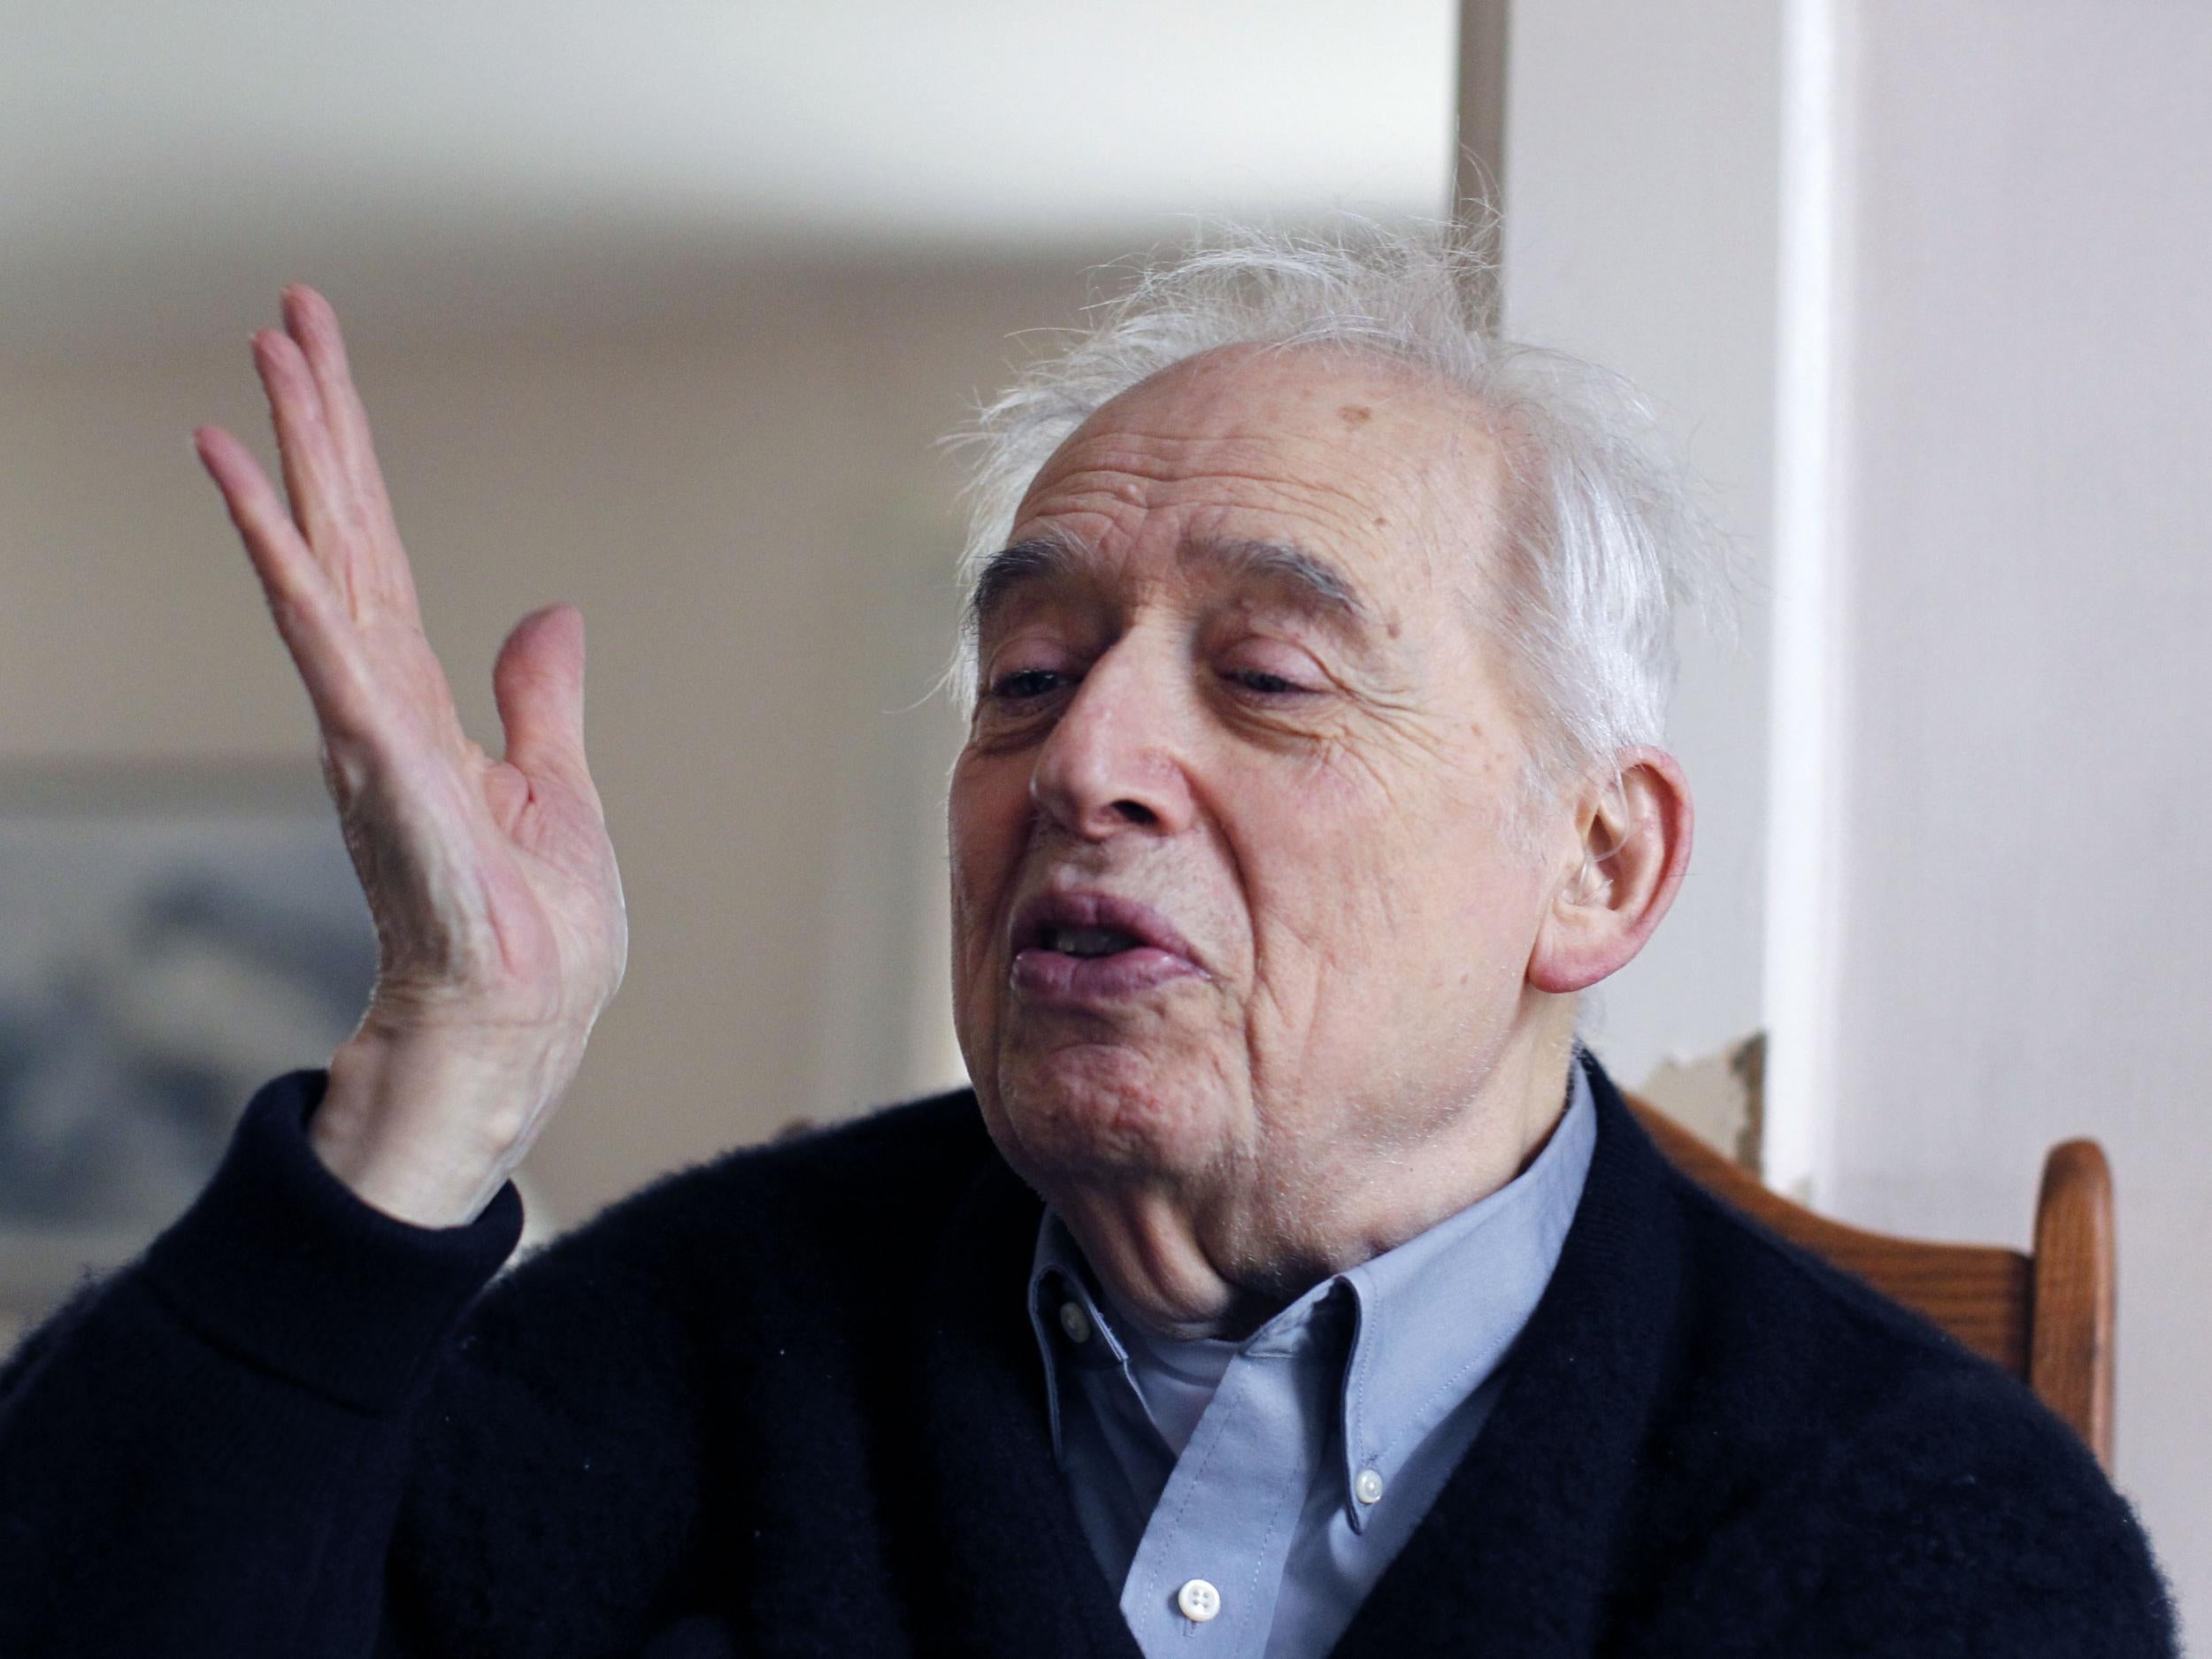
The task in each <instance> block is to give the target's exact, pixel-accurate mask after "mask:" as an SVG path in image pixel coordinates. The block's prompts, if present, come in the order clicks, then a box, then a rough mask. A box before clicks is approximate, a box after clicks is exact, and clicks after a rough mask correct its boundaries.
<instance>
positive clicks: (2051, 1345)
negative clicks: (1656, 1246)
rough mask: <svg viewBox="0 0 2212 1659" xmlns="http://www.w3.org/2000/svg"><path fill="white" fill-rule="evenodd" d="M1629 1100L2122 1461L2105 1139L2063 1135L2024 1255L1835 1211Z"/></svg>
mask: <svg viewBox="0 0 2212 1659" xmlns="http://www.w3.org/2000/svg"><path fill="white" fill-rule="evenodd" d="M1627 1100H1628V1104H1629V1108H1630V1110H1632V1111H1633V1112H1634V1113H1635V1114H1636V1117H1637V1119H1638V1121H1639V1122H1640V1123H1641V1124H1642V1125H1644V1127H1645V1129H1646V1130H1647V1131H1648V1132H1649V1133H1650V1135H1651V1138H1652V1139H1653V1140H1654V1141H1656V1142H1657V1143H1658V1144H1659V1148H1660V1149H1661V1150H1662V1151H1663V1152H1664V1153H1665V1154H1666V1155H1667V1156H1668V1157H1669V1158H1670V1159H1671V1161H1672V1162H1673V1164H1674V1165H1675V1167H1676V1168H1677V1169H1679V1170H1680V1171H1682V1172H1683V1173H1684V1174H1686V1175H1687V1176H1689V1177H1691V1179H1694V1180H1695V1181H1696V1182H1697V1183H1698V1184H1699V1185H1700V1186H1701V1187H1704V1188H1705V1189H1706V1190H1707V1191H1709V1192H1710V1193H1712V1194H1714V1195H1715V1196H1717V1197H1718V1198H1721V1199H1723V1200H1724V1201H1725V1202H1728V1203H1730V1204H1732V1205H1734V1206H1735V1207H1736V1208H1737V1209H1738V1210H1742V1211H1743V1212H1744V1213H1746V1214H1747V1215H1748V1216H1750V1217H1752V1218H1753V1219H1755V1220H1756V1221H1760V1222H1763V1223H1764V1224H1765V1225H1767V1226H1769V1227H1770V1228H1771V1229H1773V1231H1775V1232H1776V1233H1780V1234H1781V1235H1782V1236H1783V1237H1784V1238H1786V1239H1788V1240H1791V1241H1792V1242H1793V1243H1795V1244H1801V1245H1803V1246H1804V1247H1805V1248H1808V1249H1809V1250H1811V1251H1812V1252H1813V1253H1814V1254H1815V1255H1816V1256H1821V1257H1823V1258H1824V1259H1825V1260H1826V1261H1828V1262H1831V1263H1833V1264H1834V1265H1836V1266H1838V1267H1840V1268H1842V1269H1843V1270H1844V1271H1846V1272H1848V1273H1855V1274H1856V1275H1857V1276H1858V1277H1859V1278H1861V1279H1864V1280H1865V1281H1866V1282H1867V1283H1868V1284H1870V1285H1871V1286H1873V1287H1874V1288H1875V1289H1876V1290H1878V1291H1880V1292H1881V1293H1882V1294H1884V1295H1886V1296H1888V1297H1889V1298H1890V1299H1891V1300H1892V1301H1894V1302H1902V1303H1904V1304H1905V1306H1907V1307H1908V1308H1911V1309H1913V1310H1916V1312H1919V1313H1921V1314H1924V1315H1925V1316H1926V1317H1928V1318H1930V1319H1932V1320H1933V1321H1934V1322H1935V1323H1936V1324H1937V1325H1940V1326H1941V1327H1942V1328H1943V1329H1944V1330H1946V1331H1948V1332H1949V1333H1951V1334H1952V1335H1953V1336H1955V1337H1956V1338H1957V1339H1958V1340H1960V1341H1961V1342H1962V1343H1964V1344H1965V1345H1966V1346H1967V1347H1968V1348H1971V1349H1973V1350H1974V1351H1975V1352H1976V1353H1978V1354H1980V1355H1983V1356H1985V1357H1986V1358H1989V1359H1992V1360H1994V1361H1995V1362H1996V1363H1998V1364H2000V1365H2001V1366H2003V1367H2004V1368H2005V1369H2006V1370H2007V1371H2010V1372H2011V1373H2012V1374H2013V1375H2014V1376H2016V1377H2017V1378H2019V1379H2021V1380H2022V1381H2023V1382H2024V1383H2026V1384H2027V1385H2028V1386H2029V1387H2031V1388H2032V1389H2033V1390H2034V1391H2035V1394H2036V1396H2037V1398H2039V1399H2040V1400H2041V1401H2042V1402H2043V1403H2044V1404H2046V1405H2047V1406H2048V1407H2050V1408H2051V1409H2052V1410H2053V1411H2055V1412H2056V1413H2057V1414H2058V1415H2059V1416H2060V1417H2063V1418H2064V1419H2065V1420H2066V1421H2067V1422H2068V1423H2070V1424H2071V1425H2073V1427H2074V1431H2075V1432H2076V1433H2078V1434H2079V1435H2080V1436H2081V1437H2082V1439H2083V1440H2085V1441H2086V1442H2088V1445H2089V1448H2090V1450H2091V1451H2093V1452H2094V1453H2095V1454H2096V1455H2097V1461H2098V1462H2099V1463H2101V1464H2102V1465H2103V1466H2104V1470H2105V1472H2106V1473H2107V1474H2108V1475H2109V1474H2110V1473H2111V1472H2112V1403H2113V1402H2112V1371H2113V1350H2112V1328H2113V1311H2114V1305H2115V1286H2114V1259H2113V1223H2112V1174H2111V1171H2110V1169H2109V1167H2108V1165H2107V1164H2106V1162H2105V1156H2104V1152H2103V1149H2102V1148H2100V1147H2099V1146H2098V1145H2097V1143H2096V1142H2095V1141H2087V1140H2076V1141H2061V1142H2060V1143H2059V1144H2058V1145H2056V1146H2055V1147H2053V1148H2051V1149H2050V1152H2049V1153H2048V1154H2047V1156H2046V1157H2045V1158H2044V1160H2043V1183H2042V1190H2041V1191H2040V1192H2039V1194H2038V1195H2037V1198H2036V1204H2035V1249H2034V1253H2033V1254H2032V1255H2028V1256H2024V1255H2022V1254H2021V1253H2020V1252H2019V1251H2017V1250H2012V1249H2007V1248H2004V1247H2003V1246H2001V1245H1984V1244H1939V1243H1932V1242H1930V1241H1928V1240H1921V1239H1901V1238H1896V1237H1893V1236H1892V1235H1890V1234H1888V1233H1870V1232H1867V1231H1866V1230H1865V1229H1863V1228H1860V1227H1854V1226H1848V1225H1845V1224H1844V1223H1842V1222H1840V1221H1831V1220H1829V1219H1828V1218H1827V1217H1824V1216H1821V1215H1818V1214H1816V1213H1815V1212H1814V1211H1813V1210H1808V1209H1807V1208H1806V1207H1805V1206H1804V1205H1802V1204H1800V1203H1797V1202H1793V1200H1790V1199H1787V1198H1785V1197H1783V1196H1782V1195H1781V1194H1779V1193H1777V1192H1772V1191H1770V1190H1769V1189H1768V1188H1767V1187H1765V1186H1764V1185H1763V1183H1762V1182H1761V1181H1760V1180H1759V1179H1758V1178H1757V1177H1756V1176H1755V1175H1753V1174H1752V1173H1751V1172H1750V1171H1748V1170H1746V1169H1744V1168H1742V1167H1741V1166H1740V1165H1738V1164H1734V1163H1732V1162H1731V1161H1730V1160H1729V1159H1728V1158H1726V1157H1724V1156H1722V1155H1721V1154H1720V1153H1718V1152H1717V1151H1715V1150H1714V1149H1713V1148H1711V1147H1709V1146H1708V1145H1707V1144H1706V1143H1705V1142H1704V1141H1701V1140H1700V1139H1699V1138H1698V1136H1697V1135H1696V1134H1694V1133H1693V1132H1691V1131H1690V1130H1688V1129H1686V1128H1684V1127H1683V1126H1682V1125H1680V1124H1678V1123H1677V1122H1675V1121H1674V1120H1673V1119H1672V1118H1669V1117H1668V1116H1667V1115H1666V1114H1665V1113H1664V1112H1663V1111H1661V1110H1659V1109H1658V1108H1657V1107H1655V1106H1654V1105H1652V1104H1651V1103H1650V1102H1648V1101H1645V1100H1641V1099H1640V1098H1638V1097H1637V1096H1636V1095H1633V1094H1630V1095H1628V1096H1627Z"/></svg>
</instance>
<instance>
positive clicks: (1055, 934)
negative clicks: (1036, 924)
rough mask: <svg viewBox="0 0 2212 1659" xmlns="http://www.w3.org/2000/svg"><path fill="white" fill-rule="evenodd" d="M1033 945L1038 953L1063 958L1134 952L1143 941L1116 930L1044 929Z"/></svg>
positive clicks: (1085, 928) (1128, 933) (1122, 930)
mask: <svg viewBox="0 0 2212 1659" xmlns="http://www.w3.org/2000/svg"><path fill="white" fill-rule="evenodd" d="M1037 942H1038V948H1039V949H1043V950H1056V951H1058V952H1059V953H1060V954H1061V955H1063V956H1116V955H1118V954H1119V953H1120V952H1122V951H1125V950H1134V949H1137V947H1138V946H1140V945H1141V944H1143V943H1144V941H1142V940H1141V939H1140V938H1138V937H1137V936H1136V934H1134V933H1130V932H1128V931H1127V930H1126V929H1125V928H1119V927H1048V928H1047V929H1046V930H1045V932H1044V934H1043V937H1041V939H1040V940H1039V941H1037Z"/></svg>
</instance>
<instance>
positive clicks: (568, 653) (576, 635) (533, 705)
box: [492, 603, 589, 784]
mask: <svg viewBox="0 0 2212 1659" xmlns="http://www.w3.org/2000/svg"><path fill="white" fill-rule="evenodd" d="M492 696H493V698H494V699H495V701H496V702H497V703H498V704H499V723H500V725H501V726H503V728H504V729H505V731H506V733H507V764H509V765H511V766H513V767H515V768H516V769H518V771H521V772H526V773H529V774H531V775H532V776H548V775H550V776H555V777H560V778H564V779H565V780H568V781H570V782H572V783H578V784H588V781H589V774H588V772H587V770H586V768H585V765H584V613H583V612H582V611H580V610H578V609H577V608H576V607H575V606H574V605H572V604H566V603H563V604H553V605H544V606H541V607H540V608H539V609H538V610H535V611H532V612H531V613H530V614H529V615H528V616H526V617H525V618H523V619H522V620H521V621H519V622H518V623H516V624H515V626H513V628H512V629H511V630H510V631H509V632H508V634H507V638H506V640H505V641H504V642H503V644H502V645H501V646H500V648H499V657H498V659H497V660H496V661H495V662H494V663H493V664H492Z"/></svg>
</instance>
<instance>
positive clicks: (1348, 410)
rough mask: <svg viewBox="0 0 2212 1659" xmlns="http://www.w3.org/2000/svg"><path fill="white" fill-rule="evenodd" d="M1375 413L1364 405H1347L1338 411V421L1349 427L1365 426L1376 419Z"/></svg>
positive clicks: (1341, 406)
mask: <svg viewBox="0 0 2212 1659" xmlns="http://www.w3.org/2000/svg"><path fill="white" fill-rule="evenodd" d="M1374 414H1375V411H1373V410H1371V409H1370V408H1368V406H1367V405H1366V404H1364V403H1345V404H1342V405H1340V407H1339V408H1338V410H1337V411H1336V415H1337V419H1339V420H1341V421H1342V422H1343V423H1344V424H1345V425H1346V426H1365V425H1366V424H1367V423H1368V422H1369V421H1370V420H1371V419H1374Z"/></svg>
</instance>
